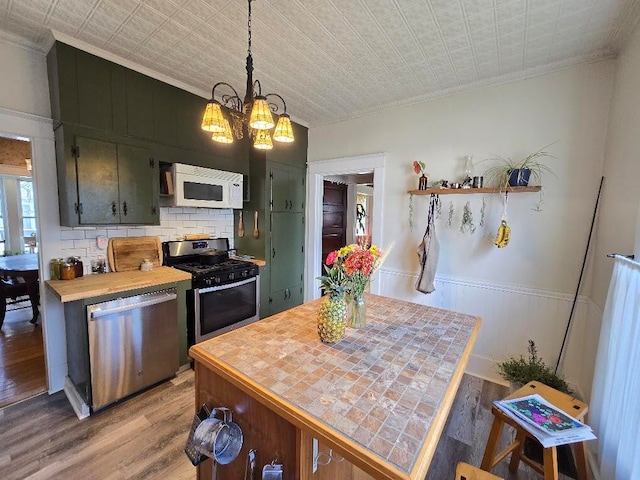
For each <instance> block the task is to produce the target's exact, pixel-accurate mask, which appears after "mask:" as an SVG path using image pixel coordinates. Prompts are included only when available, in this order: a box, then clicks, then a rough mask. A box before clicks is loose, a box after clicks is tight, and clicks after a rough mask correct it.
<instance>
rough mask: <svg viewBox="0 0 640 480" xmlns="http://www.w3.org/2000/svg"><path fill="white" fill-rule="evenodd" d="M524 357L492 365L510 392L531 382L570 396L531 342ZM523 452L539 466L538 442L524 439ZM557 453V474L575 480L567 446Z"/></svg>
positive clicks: (572, 463)
mask: <svg viewBox="0 0 640 480" xmlns="http://www.w3.org/2000/svg"><path fill="white" fill-rule="evenodd" d="M527 353H528V355H527V357H526V358H525V357H524V356H523V355H520V356H518V357H509V358H508V359H506V360H504V361H502V362H497V364H496V368H497V369H498V374H499V375H500V376H501V377H502V378H504V379H505V380H508V381H509V382H510V383H511V391H512V392H515V391H516V390H517V389H519V388H520V387H522V386H523V385H525V384H527V383H529V382H531V381H533V380H535V381H538V382H540V383H544V384H545V385H547V386H549V387H551V388H555V389H556V390H559V391H561V392H563V393H566V394H569V395H573V394H574V392H573V390H572V389H571V387H569V384H568V383H567V381H566V380H565V379H564V378H563V377H562V376H561V375H558V374H557V373H555V372H554V371H553V369H552V368H551V367H550V366H549V365H547V364H546V363H545V362H544V361H543V360H542V359H541V358H540V357H539V356H538V348H537V347H536V344H535V342H534V341H533V340H531V339H530V340H529V346H528V347H527ZM523 451H524V454H525V455H526V456H527V457H529V458H530V459H532V460H534V461H536V462H538V463H542V456H543V455H542V446H541V445H540V444H539V443H538V442H535V441H533V440H531V439H530V438H528V437H527V439H526V440H525V443H524V447H523ZM557 452H558V469H559V471H560V473H563V474H565V475H568V476H569V477H571V478H576V476H577V473H576V472H577V471H576V467H575V463H574V461H573V454H572V452H571V447H570V446H569V445H559V446H558V447H557Z"/></svg>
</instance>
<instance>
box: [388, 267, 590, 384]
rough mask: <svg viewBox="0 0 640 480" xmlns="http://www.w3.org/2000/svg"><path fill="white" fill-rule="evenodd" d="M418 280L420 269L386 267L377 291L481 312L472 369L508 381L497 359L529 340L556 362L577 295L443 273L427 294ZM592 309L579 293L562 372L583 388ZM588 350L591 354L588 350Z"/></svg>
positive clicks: (519, 350) (521, 349)
mask: <svg viewBox="0 0 640 480" xmlns="http://www.w3.org/2000/svg"><path fill="white" fill-rule="evenodd" d="M416 279H417V274H413V273H407V272H401V271H394V270H390V269H385V268H382V269H381V270H380V278H379V282H380V285H379V289H380V290H379V292H380V294H382V295H386V296H389V297H393V298H399V299H403V300H407V301H411V302H415V303H420V304H423V305H429V306H433V307H437V308H443V309H446V310H455V311H458V312H463V313H467V314H470V315H476V316H479V317H481V318H482V327H481V328H480V334H479V336H478V340H477V342H476V345H475V348H474V350H473V355H472V357H471V360H470V362H469V365H468V367H467V372H468V373H470V374H472V375H476V376H479V377H482V378H486V379H489V380H492V381H495V382H498V383H504V380H502V378H500V377H499V376H498V375H497V372H496V369H495V362H496V361H498V360H503V359H505V358H507V357H509V356H518V355H520V354H524V355H526V354H527V346H528V340H529V339H532V340H534V341H535V343H536V346H537V347H538V353H539V356H540V357H541V358H543V359H544V361H545V362H546V363H547V364H549V365H551V366H552V367H555V364H556V361H557V359H558V355H559V353H560V347H561V345H562V338H563V336H564V332H565V328H566V325H567V321H568V319H569V313H570V311H571V304H572V302H573V295H571V294H566V293H559V292H551V291H544V290H534V289H528V288H524V287H518V286H511V285H500V284H487V283H479V282H475V281H472V280H465V279H456V278H445V277H436V282H435V285H436V290H435V292H433V293H432V294H428V295H427V294H423V293H420V292H418V291H417V290H415V288H414V286H415V282H416ZM588 311H589V301H588V299H587V297H583V296H579V297H578V302H577V305H576V310H575V312H574V318H573V322H572V328H571V331H570V332H569V336H568V340H567V342H568V343H567V347H566V351H565V355H564V357H563V361H562V363H561V365H560V373H562V374H563V375H564V376H565V377H566V378H567V380H568V381H569V382H570V383H572V384H574V385H575V386H576V387H577V388H578V389H579V390H581V391H582V390H583V389H584V387H585V385H584V383H585V382H586V381H589V382H590V378H591V377H590V376H589V378H588V379H585V378H584V377H585V372H583V365H584V364H585V362H584V358H585V349H595V348H596V347H597V336H596V340H595V343H594V344H593V345H592V344H591V342H592V341H593V338H592V337H593V335H587V329H586V328H585V327H586V324H587V313H588ZM587 337H588V338H587ZM586 353H587V356H588V353H589V352H586ZM593 355H594V356H595V351H594V352H593ZM591 370H592V369H591ZM586 373H588V372H586Z"/></svg>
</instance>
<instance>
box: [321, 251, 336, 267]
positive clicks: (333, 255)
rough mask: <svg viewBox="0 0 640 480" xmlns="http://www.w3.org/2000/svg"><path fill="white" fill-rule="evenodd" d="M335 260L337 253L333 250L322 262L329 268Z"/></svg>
mask: <svg viewBox="0 0 640 480" xmlns="http://www.w3.org/2000/svg"><path fill="white" fill-rule="evenodd" d="M336 258H338V251H337V250H334V251H333V252H330V253H329V255H327V259H326V260H325V261H324V263H325V264H327V265H329V266H331V265H333V262H335V261H336Z"/></svg>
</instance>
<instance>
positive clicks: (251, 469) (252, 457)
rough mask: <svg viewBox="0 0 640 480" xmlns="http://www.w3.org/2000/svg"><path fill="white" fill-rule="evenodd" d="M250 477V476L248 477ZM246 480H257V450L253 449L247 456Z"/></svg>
mask: <svg viewBox="0 0 640 480" xmlns="http://www.w3.org/2000/svg"><path fill="white" fill-rule="evenodd" d="M247 475H248V476H247ZM244 480H256V449H255V448H252V449H251V450H249V453H248V454H247V464H246V465H245V466H244Z"/></svg>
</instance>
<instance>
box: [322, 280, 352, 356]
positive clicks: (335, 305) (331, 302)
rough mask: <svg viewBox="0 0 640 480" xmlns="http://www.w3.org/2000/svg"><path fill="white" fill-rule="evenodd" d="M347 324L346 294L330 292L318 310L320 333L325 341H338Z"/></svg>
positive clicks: (342, 335)
mask: <svg viewBox="0 0 640 480" xmlns="http://www.w3.org/2000/svg"><path fill="white" fill-rule="evenodd" d="M346 326H347V304H346V303H345V301H344V294H342V293H340V294H338V293H336V292H330V293H329V294H328V295H326V296H325V297H324V299H323V300H322V303H321V304H320V310H318V335H319V336H320V340H322V342H323V343H336V342H337V341H339V340H340V339H341V338H342V337H344V333H345V330H346Z"/></svg>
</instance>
